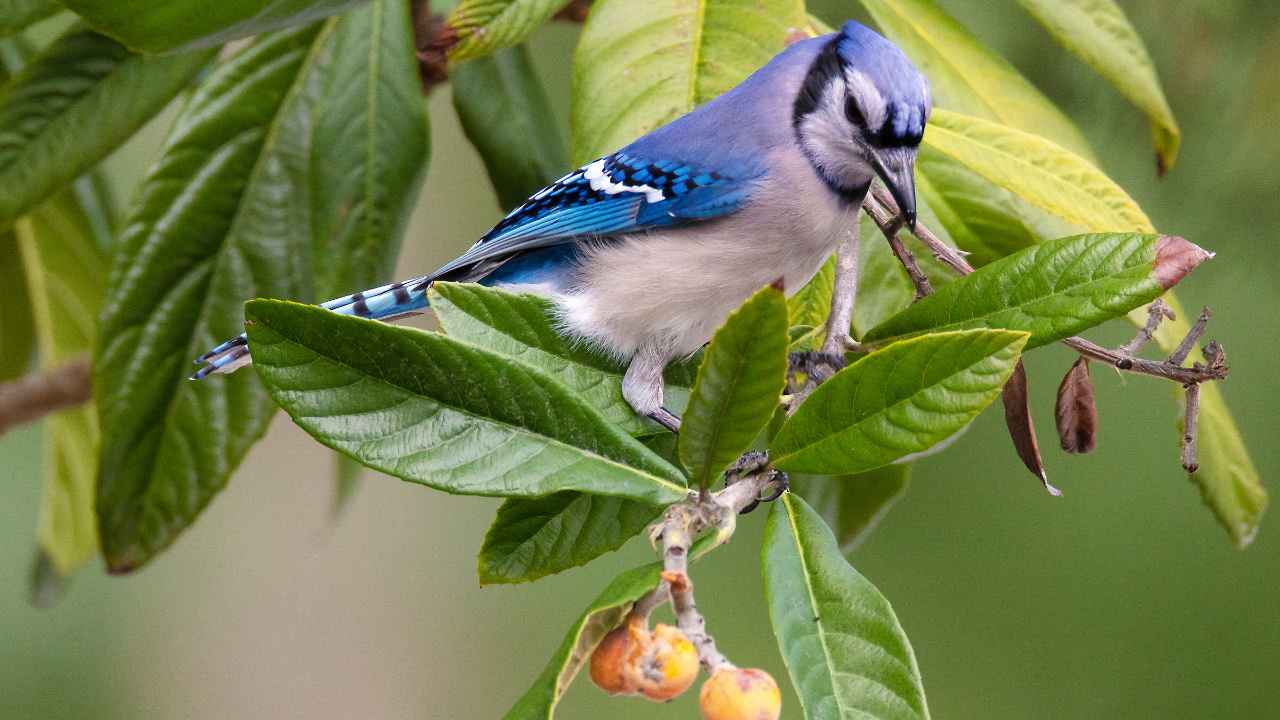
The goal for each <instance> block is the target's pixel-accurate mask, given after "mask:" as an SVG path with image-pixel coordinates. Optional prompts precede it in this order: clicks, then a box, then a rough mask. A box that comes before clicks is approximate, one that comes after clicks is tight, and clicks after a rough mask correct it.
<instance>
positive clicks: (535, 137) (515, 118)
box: [449, 45, 569, 210]
mask: <svg viewBox="0 0 1280 720" xmlns="http://www.w3.org/2000/svg"><path fill="white" fill-rule="evenodd" d="M449 84H450V85H451V86H452V88H453V107H454V109H455V110H456V111H457V112H458V119H459V120H460V121H461V122H462V130H463V132H465V133H466V135H467V139H468V140H470V141H471V144H472V145H474V146H475V148H476V150H477V151H478V152H479V153H480V159H481V160H483V161H484V167H485V170H487V171H488V173H489V181H490V182H491V183H493V189H494V190H496V191H497V193H498V201H499V202H500V203H501V204H502V209H503V210H511V209H512V208H514V207H516V206H517V205H519V204H520V203H523V202H524V201H525V200H527V199H528V198H529V196H530V195H532V194H533V193H535V192H537V191H538V190H540V189H542V188H543V187H545V186H547V185H550V184H551V183H552V182H554V181H555V180H556V179H557V178H559V177H560V176H561V175H562V174H564V171H565V169H566V168H568V167H569V153H568V151H567V150H566V149H565V144H564V136H563V135H562V133H561V132H560V126H559V125H558V124H557V123H556V117H555V113H554V112H553V111H552V109H551V100H550V99H548V98H547V93H546V91H545V90H544V89H543V88H542V82H541V81H540V80H539V79H538V75H537V73H536V72H535V70H534V67H533V58H532V56H531V55H530V54H529V49H528V48H526V47H525V46H523V45H518V46H516V47H513V48H506V49H503V50H499V51H497V52H496V53H494V54H493V55H491V56H489V57H485V58H480V59H478V60H475V61H472V62H468V63H463V64H461V65H459V66H458V67H456V68H454V69H453V70H452V71H451V72H450V74H449Z"/></svg>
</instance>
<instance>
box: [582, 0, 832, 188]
mask: <svg viewBox="0 0 1280 720" xmlns="http://www.w3.org/2000/svg"><path fill="white" fill-rule="evenodd" d="M807 26H808V19H807V17H806V16H805V11H804V3H803V2H802V1H801V0H701V1H700V2H687V1H686V0H651V1H648V2H643V3H638V2H634V0H600V1H599V2H596V3H595V5H594V7H593V8H592V10H591V16H590V17H589V18H587V23H586V26H585V27H584V28H583V29H582V38H581V40H579V41H578V49H577V51H576V52H575V53H574V57H573V106H572V113H571V116H572V126H573V150H572V152H573V158H574V161H575V162H578V163H581V162H586V161H588V160H590V159H592V158H595V157H599V156H601V155H604V154H605V153H609V152H612V151H614V150H617V149H618V148H620V147H622V146H623V145H626V144H627V143H629V142H631V141H632V140H635V139H636V138H637V137H640V136H641V135H643V134H645V133H647V132H649V131H651V130H653V129H655V128H657V127H659V126H661V125H664V124H666V123H668V122H670V121H672V120H675V119H676V118H678V117H680V116H681V115H684V114H685V113H687V112H689V111H690V110H692V109H693V108H694V107H695V106H697V105H700V104H702V103H704V102H706V101H708V100H711V99H712V98H714V97H716V96H717V95H719V94H721V93H723V92H724V91H726V90H728V89H730V88H732V87H733V86H734V85H737V84H738V83H739V82H741V81H742V80H743V79H745V78H746V77H747V76H748V75H750V74H751V73H752V72H754V71H755V70H756V69H758V68H760V67H761V66H763V65H764V64H765V63H767V62H769V60H771V59H772V58H773V56H774V55H776V54H777V53H779V52H781V51H782V50H783V48H784V47H785V46H786V40H787V37H788V36H789V35H790V34H791V33H793V32H795V31H798V30H802V29H803V28H805V27H807Z"/></svg>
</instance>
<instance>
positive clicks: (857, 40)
mask: <svg viewBox="0 0 1280 720" xmlns="http://www.w3.org/2000/svg"><path fill="white" fill-rule="evenodd" d="M836 52H837V53H838V54H839V56H840V60H841V62H843V63H844V64H845V65H846V66H847V67H849V68H850V69H853V70H856V71H858V72H860V73H862V74H863V75H864V76H866V78H867V79H868V80H870V81H871V83H872V85H873V86H874V87H875V88H876V90H878V91H879V93H880V96H881V97H882V98H884V101H885V122H884V125H883V126H882V127H881V128H880V132H879V138H878V139H879V140H880V143H881V144H882V145H902V144H908V145H915V144H918V143H919V142H920V138H921V137H922V136H923V135H924V125H925V123H926V122H927V121H928V119H929V110H930V107H931V101H930V96H929V81H928V80H927V79H925V77H924V75H923V74H921V72H920V71H919V70H918V69H917V68H916V66H915V64H914V63H912V62H911V60H909V59H908V58H907V56H906V55H905V54H904V53H903V52H902V50H900V49H898V46H897V45H894V44H893V43H891V42H889V41H888V40H886V39H885V38H884V37H882V36H881V35H880V34H878V33H876V32H875V31H874V30H872V29H871V28H868V27H867V26H865V25H863V24H861V23H858V22H854V21H853V20H850V21H849V22H847V23H845V24H844V27H842V28H841V29H840V36H839V39H838V40H837V42H836Z"/></svg>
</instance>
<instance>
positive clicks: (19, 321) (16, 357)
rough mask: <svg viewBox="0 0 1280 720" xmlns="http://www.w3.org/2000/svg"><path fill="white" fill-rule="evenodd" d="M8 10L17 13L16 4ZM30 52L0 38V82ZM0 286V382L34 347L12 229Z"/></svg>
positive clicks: (2, 240)
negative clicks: (12, 8)
mask: <svg viewBox="0 0 1280 720" xmlns="http://www.w3.org/2000/svg"><path fill="white" fill-rule="evenodd" d="M0 7H3V0H0ZM10 12H13V13H16V12H17V8H15V9H14V10H12V11H10ZM3 17H6V13H4V12H3V11H0V18H3ZM0 22H3V21H0ZM30 52H31V51H30V49H29V48H28V47H27V44H26V43H25V42H22V38H17V39H16V40H0V86H3V84H4V83H5V82H6V81H7V80H8V79H9V76H10V75H12V74H13V73H16V72H18V70H20V69H21V68H22V65H23V64H25V62H26V60H27V56H28V55H29V54H30ZM0 288H3V290H0V293H3V294H0V382H5V381H7V380H12V379H13V378H15V377H18V376H19V375H22V374H23V373H25V372H26V371H27V368H28V367H30V365H31V360H32V358H34V357H35V350H36V330H35V325H33V324H32V320H31V303H30V301H29V300H28V297H29V296H28V295H27V273H26V269H25V268H24V267H23V265H22V255H21V254H20V253H19V251H18V236H17V234H15V233H14V232H13V230H12V229H4V230H0Z"/></svg>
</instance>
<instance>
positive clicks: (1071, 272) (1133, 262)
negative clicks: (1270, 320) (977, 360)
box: [863, 233, 1212, 349]
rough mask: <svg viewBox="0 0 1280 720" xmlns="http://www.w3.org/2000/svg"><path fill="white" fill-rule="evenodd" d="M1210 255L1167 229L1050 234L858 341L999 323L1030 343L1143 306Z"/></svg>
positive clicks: (1059, 336)
mask: <svg viewBox="0 0 1280 720" xmlns="http://www.w3.org/2000/svg"><path fill="white" fill-rule="evenodd" d="M1210 257H1212V256H1211V255H1210V254H1209V253H1207V252H1205V251H1204V250H1202V249H1200V248H1199V247H1197V246H1195V245H1193V244H1191V243H1189V242H1187V241H1186V240H1183V239H1182V238H1179V237H1172V236H1169V235H1139V234H1131V233H1112V234H1100V235H1080V236H1076V237H1070V238H1062V239H1060V240H1053V241H1051V242H1047V243H1043V244H1041V245H1036V246H1035V247H1031V248H1027V249H1026V250H1023V251H1022V252H1019V253H1017V254H1014V255H1010V256H1009V257H1006V258H1004V259H1002V260H997V261H996V262H993V263H991V264H990V265H987V266H985V267H983V268H980V269H978V270H977V271H976V272H974V273H973V274H972V275H966V276H965V277H962V278H960V279H958V280H956V281H954V282H952V283H951V284H949V285H947V286H946V287H943V288H941V289H939V290H938V291H937V292H936V293H934V294H933V295H930V296H929V297H926V298H924V299H922V300H920V301H919V302H917V303H915V304H913V305H911V306H910V307H908V308H907V309H906V310H903V311H902V312H900V313H898V314H897V315H895V316H893V317H891V318H889V319H888V320H886V321H885V322H883V323H882V324H880V325H878V326H876V327H875V328H872V330H871V331H870V332H868V333H867V334H866V336H865V337H864V338H863V341H864V342H871V343H884V342H892V341H894V340H900V339H902V338H905V337H914V336H916V335H920V334H922V333H926V332H941V331H946V330H968V329H971V328H1003V329H1005V330H1021V331H1024V332H1027V333H1030V334H1031V338H1030V339H1029V340H1028V341H1027V349H1031V348H1035V347H1039V346H1041V345H1047V344H1048V343H1051V342H1055V341H1057V340H1061V339H1062V338H1065V337H1070V336H1071V335H1075V334H1076V333H1078V332H1081V331H1083V330H1085V329H1087V328H1090V327H1093V326H1095V325H1100V324H1102V323H1103V322H1105V321H1107V320H1110V319H1112V318H1115V317H1120V316H1122V315H1124V314H1125V313H1128V312H1129V311H1131V310H1134V309H1136V308H1139V307H1142V306H1144V305H1146V304H1147V303H1149V302H1151V301H1152V300H1155V299H1156V298H1157V297H1159V296H1160V295H1161V294H1163V293H1164V291H1166V290H1168V289H1169V288H1170V287H1172V286H1173V285H1175V284H1176V283H1177V282H1178V281H1179V280H1181V279H1182V277H1183V276H1184V275H1186V274H1187V273H1188V272H1190V271H1191V270H1193V269H1194V268H1195V267H1196V266H1197V265H1199V264H1200V263H1201V262H1203V261H1205V260H1207V259H1209V258H1210Z"/></svg>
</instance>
